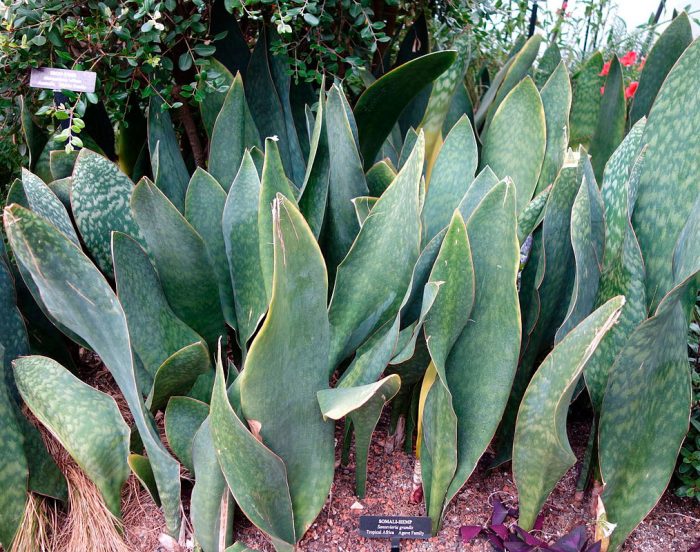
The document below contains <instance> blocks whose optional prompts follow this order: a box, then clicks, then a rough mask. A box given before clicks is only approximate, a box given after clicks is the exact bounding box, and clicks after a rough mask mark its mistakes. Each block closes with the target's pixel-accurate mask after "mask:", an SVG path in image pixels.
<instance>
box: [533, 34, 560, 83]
mask: <svg viewBox="0 0 700 552" xmlns="http://www.w3.org/2000/svg"><path fill="white" fill-rule="evenodd" d="M560 63H561V51H560V50H559V46H558V44H557V42H556V40H553V41H552V42H550V43H549V45H548V46H547V49H546V50H545V51H544V54H542V57H541V58H540V61H539V63H538V64H537V71H535V84H536V85H537V88H542V87H543V86H544V84H545V83H546V82H547V80H548V79H549V78H550V77H551V75H552V73H554V71H556V69H557V67H558V66H559V65H560Z"/></svg>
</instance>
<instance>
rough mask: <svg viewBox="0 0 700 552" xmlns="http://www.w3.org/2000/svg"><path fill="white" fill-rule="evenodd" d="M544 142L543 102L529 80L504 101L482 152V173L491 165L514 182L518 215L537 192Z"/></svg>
mask: <svg viewBox="0 0 700 552" xmlns="http://www.w3.org/2000/svg"><path fill="white" fill-rule="evenodd" d="M514 129H517V132H518V134H517V135H514V133H513V130H514ZM545 142H546V128H545V114H544V108H543V106H542V99H541V98H540V93H539V92H538V91H537V87H536V86H535V83H534V82H532V79H531V78H529V77H526V78H525V79H524V80H523V81H522V82H520V84H518V85H517V86H515V88H513V89H512V90H511V91H510V93H509V94H508V95H507V96H506V97H505V98H504V99H503V102H502V103H501V105H500V106H499V108H498V110H497V111H496V113H495V115H494V117H493V120H492V122H491V125H490V126H489V129H488V131H487V132H486V135H485V136H484V137H483V143H484V146H483V149H482V150H481V168H482V169H483V168H484V167H485V166H486V165H488V166H489V167H491V169H492V170H493V172H494V173H496V175H497V176H498V177H499V178H505V177H506V176H510V177H511V178H512V179H513V183H514V184H515V189H516V191H517V206H518V213H520V211H522V210H523V209H524V208H525V206H526V205H527V204H528V202H529V201H530V199H531V198H532V196H533V194H534V192H535V187H536V186H537V180H538V178H539V176H540V169H541V167H542V161H543V159H544V152H545Z"/></svg>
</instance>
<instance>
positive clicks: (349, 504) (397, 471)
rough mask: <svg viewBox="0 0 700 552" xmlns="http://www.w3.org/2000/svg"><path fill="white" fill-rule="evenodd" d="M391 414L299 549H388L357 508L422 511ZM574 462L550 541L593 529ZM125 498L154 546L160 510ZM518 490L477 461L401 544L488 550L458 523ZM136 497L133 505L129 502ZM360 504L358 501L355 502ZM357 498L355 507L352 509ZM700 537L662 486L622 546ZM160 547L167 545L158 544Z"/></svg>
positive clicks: (504, 474) (684, 508) (343, 473)
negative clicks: (363, 492)
mask: <svg viewBox="0 0 700 552" xmlns="http://www.w3.org/2000/svg"><path fill="white" fill-rule="evenodd" d="M387 428H388V421H387V419H386V417H385V416H384V417H382V420H381V422H380V425H379V426H378V428H377V431H376V432H375V437H374V441H373V444H372V447H371V453H370V456H369V468H368V469H369V473H368V478H367V496H366V497H365V498H364V499H362V500H358V499H357V497H356V496H355V494H354V485H355V473H354V457H353V455H352V454H351V458H350V464H349V465H348V466H347V467H346V466H338V467H337V469H336V474H335V479H334V483H333V487H332V490H331V496H330V497H329V499H328V500H327V502H326V504H325V506H324V508H323V510H322V512H321V514H320V515H319V517H318V518H317V520H316V522H315V523H314V524H313V525H312V526H311V528H310V529H309V531H308V532H307V533H306V536H305V537H304V539H303V540H302V542H301V549H302V550H309V551H319V552H320V551H339V552H340V551H352V552H365V551H374V550H376V551H380V550H389V547H390V546H389V541H387V540H368V539H364V538H362V537H360V536H359V535H358V533H357V528H358V523H359V517H360V515H365V514H366V515H379V514H394V515H410V516H416V515H423V514H424V506H423V505H422V504H411V502H410V496H411V481H412V475H413V463H414V458H413V456H412V455H409V454H406V453H405V452H404V451H403V450H395V451H393V452H391V453H388V452H387V451H386V449H385V440H386V437H387ZM587 433H588V427H587V426H586V425H585V424H583V423H580V422H575V423H573V424H571V426H570V429H569V439H570V440H571V443H572V447H573V449H574V452H575V453H576V455H577V457H579V458H581V457H582V455H583V450H584V448H585V440H586V436H587ZM578 469H579V464H577V465H576V466H574V467H573V468H572V469H571V470H569V472H568V473H567V475H566V476H565V477H564V478H563V479H562V481H561V482H560V483H559V484H558V485H557V487H556V489H555V490H554V492H553V493H552V495H551V496H550V497H549V499H548V500H547V502H546V504H545V506H544V510H543V513H544V516H545V517H544V526H543V529H542V534H541V535H540V536H541V537H542V538H543V539H544V540H547V541H552V540H554V539H555V538H556V537H558V536H561V535H562V534H564V533H566V532H568V531H570V530H571V529H573V528H574V527H576V526H577V525H582V524H586V525H587V528H588V530H589V534H590V535H591V536H592V534H593V515H592V513H591V508H590V496H588V495H587V496H586V497H585V498H584V500H583V501H582V502H580V503H577V502H576V501H575V487H576V477H577V473H578ZM127 496H128V499H129V501H128V502H127V504H126V505H125V508H126V512H127V513H126V516H125V524H126V537H127V544H129V545H130V546H133V547H138V548H134V549H135V550H139V551H140V552H156V551H158V550H159V546H160V544H159V542H158V536H159V534H160V532H161V531H162V525H161V528H160V530H159V523H160V524H162V517H161V516H160V513H159V511H158V510H157V508H156V507H155V505H154V504H153V502H152V501H151V499H150V497H148V495H147V494H146V493H145V491H141V492H138V493H134V492H133V491H131V492H129V493H128V495H127ZM516 496H517V493H516V489H515V484H514V483H513V479H512V476H511V473H510V469H509V467H508V468H501V469H496V470H487V469H486V467H485V466H484V465H483V464H482V465H480V466H479V467H478V468H477V471H476V473H474V474H473V475H472V477H471V478H470V480H469V482H468V484H467V485H466V486H465V487H464V489H463V490H462V492H461V493H459V495H458V496H457V498H456V499H455V500H454V501H453V502H452V503H451V504H450V506H449V507H448V509H447V513H446V516H445V524H444V527H443V528H442V530H441V531H440V532H439V534H438V536H437V537H434V538H432V539H430V540H427V541H403V542H402V544H401V549H402V550H416V551H419V550H420V551H423V550H431V551H440V550H450V551H452V550H470V551H475V552H480V551H484V552H487V551H489V552H490V551H491V550H492V548H491V546H490V545H489V544H488V543H487V542H486V541H485V540H481V539H480V540H475V541H473V542H472V543H469V544H462V543H461V541H460V539H459V537H458V533H459V528H460V527H461V526H462V525H485V524H487V523H488V520H489V518H490V516H491V504H492V502H493V500H494V499H498V500H500V501H502V502H503V503H504V504H506V505H508V506H517V499H516ZM135 501H138V502H139V503H138V505H136V504H134V502H135ZM356 503H359V504H361V505H362V509H358V508H357V504H356ZM353 505H355V509H353ZM235 538H236V539H237V540H241V541H243V542H245V543H246V544H248V545H249V546H251V547H253V548H255V549H257V550H259V551H261V552H263V551H265V552H268V551H270V552H272V551H273V550H274V549H273V548H272V546H271V545H270V544H269V543H268V541H267V540H266V538H265V537H264V535H263V534H262V533H261V532H260V531H258V530H257V529H256V528H255V527H254V526H253V525H252V524H250V522H248V521H247V520H246V519H245V518H244V517H243V515H242V514H241V515H238V516H237V518H236V522H235ZM698 544H700V503H698V502H697V501H693V500H690V499H680V498H678V497H676V496H674V495H673V493H672V492H671V491H667V492H666V494H665V495H664V496H663V498H662V499H661V501H660V502H659V504H658V505H657V506H656V508H655V509H654V510H653V511H652V513H651V514H650V515H649V516H648V517H647V518H646V519H645V520H644V522H643V523H642V524H641V525H640V526H639V527H638V528H637V530H636V531H635V532H634V533H633V534H632V536H631V537H630V538H629V539H628V541H627V544H626V545H625V547H624V548H623V550H624V551H627V552H632V551H635V552H637V551H638V552H660V551H672V552H688V551H690V550H691V549H693V547H694V546H696V545H698ZM161 550H164V549H162V548H161Z"/></svg>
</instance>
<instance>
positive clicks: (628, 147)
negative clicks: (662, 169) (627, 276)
mask: <svg viewBox="0 0 700 552" xmlns="http://www.w3.org/2000/svg"><path fill="white" fill-rule="evenodd" d="M645 124H646V119H642V120H641V121H639V122H638V123H637V124H635V125H634V126H633V127H632V128H631V129H630V131H629V133H628V134H627V136H626V137H625V139H624V140H623V142H622V144H620V145H619V146H618V148H617V149H616V150H615V152H614V153H613V154H612V155H611V156H610V160H609V161H608V164H607V165H606V167H605V172H604V173H603V181H602V183H601V190H600V191H601V196H602V198H603V205H604V207H605V258H604V265H605V266H606V267H607V266H609V265H610V264H611V263H612V262H614V261H615V260H616V259H617V258H618V257H619V256H620V254H621V251H622V244H623V243H624V240H625V239H626V238H625V237H626V234H627V227H628V225H629V219H630V217H631V216H632V207H633V206H634V195H635V193H633V190H631V189H630V188H629V185H628V180H629V178H630V175H631V172H632V168H633V166H634V165H635V164H637V163H638V162H641V161H643V158H639V154H640V150H641V147H642V142H641V139H642V133H643V132H644V126H645ZM640 169H641V166H640V167H638V169H637V170H640Z"/></svg>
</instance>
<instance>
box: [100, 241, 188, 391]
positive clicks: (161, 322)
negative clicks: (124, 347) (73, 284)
mask: <svg viewBox="0 0 700 552" xmlns="http://www.w3.org/2000/svg"><path fill="white" fill-rule="evenodd" d="M112 255H113V259H114V275H115V280H116V283H117V296H118V297H119V302H120V303H121V305H122V308H123V309H124V313H125V314H126V321H127V324H128V326H129V334H130V338H131V346H132V348H133V350H134V352H135V353H136V354H137V355H138V357H139V358H140V359H141V362H143V365H144V368H145V369H146V371H147V372H148V373H149V374H150V375H151V377H152V378H153V377H155V375H156V372H157V371H158V368H159V367H160V365H161V364H163V362H165V360H166V359H167V358H169V357H170V356H171V355H173V354H175V353H176V352H177V351H179V350H180V349H182V348H183V347H185V346H187V345H189V344H191V343H194V342H196V341H200V340H201V337H199V335H198V334H197V333H196V332H195V331H194V330H192V328H190V327H189V326H188V325H187V324H185V323H184V322H183V321H182V320H180V319H179V318H178V317H177V315H176V314H175V313H174V312H173V311H172V309H171V308H170V305H169V304H168V301H167V299H166V297H165V294H164V293H163V290H162V287H161V283H160V279H159V278H158V273H157V272H156V269H155V268H154V267H153V265H152V264H151V261H150V260H149V259H148V255H147V254H146V252H145V251H144V250H143V249H142V248H141V246H140V245H139V244H138V243H137V242H136V241H135V240H134V239H132V238H130V237H129V236H127V235H126V234H122V233H121V232H115V233H114V234H113V235H112Z"/></svg>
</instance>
